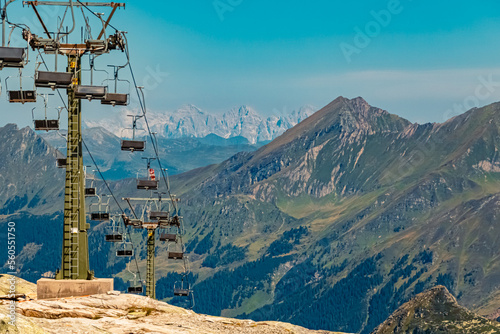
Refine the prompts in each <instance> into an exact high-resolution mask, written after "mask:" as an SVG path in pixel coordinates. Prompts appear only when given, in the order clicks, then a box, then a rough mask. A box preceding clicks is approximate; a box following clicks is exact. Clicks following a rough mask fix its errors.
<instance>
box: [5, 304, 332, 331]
mask: <svg viewBox="0 0 500 334" xmlns="http://www.w3.org/2000/svg"><path fill="white" fill-rule="evenodd" d="M16 311H17V319H16V322H17V323H16V324H17V327H18V328H17V329H16V328H15V327H14V326H9V325H8V319H7V318H6V317H5V316H4V315H5V314H7V313H8V309H7V305H6V304H4V305H0V317H3V318H0V332H1V333H7V332H9V333H22V334H29V333H54V334H63V333H64V334H68V333H116V334H118V333H120V334H123V333H134V334H140V333H193V334H194V333H196V334H200V333H207V334H208V333H214V334H215V333H217V334H219V333H222V334H224V333H241V334H246V333H249V334H250V333H252V334H253V333H256V334H257V333H259V334H268V333H269V334H281V333H283V334H285V333H286V334H290V333H297V334H309V333H310V334H313V333H316V334H326V333H330V334H333V332H327V331H312V330H308V329H305V328H303V327H299V326H294V325H291V324H287V323H281V322H274V321H266V322H254V321H252V320H240V319H231V318H222V317H214V316H208V315H202V314H196V313H194V312H193V311H189V310H185V309H183V308H180V307H176V306H172V305H169V304H167V303H164V302H160V301H157V300H153V299H150V298H148V297H144V296H137V295H131V294H101V295H92V296H86V297H76V298H61V299H57V300H30V301H24V302H18V303H17V309H16Z"/></svg>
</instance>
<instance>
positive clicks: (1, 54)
mask: <svg viewBox="0 0 500 334" xmlns="http://www.w3.org/2000/svg"><path fill="white" fill-rule="evenodd" d="M12 2H13V1H5V5H4V6H3V7H2V8H1V10H2V16H3V19H4V25H3V29H2V34H3V36H4V37H5V20H6V17H7V6H8V5H9V4H11V3H12ZM9 24H10V23H9ZM16 28H20V25H18V24H12V29H11V31H10V34H9V39H8V42H7V46H0V70H2V69H3V68H4V67H7V68H23V67H24V66H25V65H26V64H27V63H28V59H27V58H28V56H27V51H28V48H24V47H12V46H10V37H11V35H12V33H13V32H14V29H16ZM25 30H26V29H23V35H24V33H25Z"/></svg>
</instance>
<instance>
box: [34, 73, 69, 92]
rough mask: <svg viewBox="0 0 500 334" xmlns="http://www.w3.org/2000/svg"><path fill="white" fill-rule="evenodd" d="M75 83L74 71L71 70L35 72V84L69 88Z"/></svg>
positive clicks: (37, 85)
mask: <svg viewBox="0 0 500 334" xmlns="http://www.w3.org/2000/svg"><path fill="white" fill-rule="evenodd" d="M72 83H73V73H70V72H48V71H36V72H35V86H36V87H44V88H51V89H52V90H54V89H56V88H69V86H70V85H71V84H72Z"/></svg>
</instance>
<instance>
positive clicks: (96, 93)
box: [74, 55, 108, 101]
mask: <svg viewBox="0 0 500 334" xmlns="http://www.w3.org/2000/svg"><path fill="white" fill-rule="evenodd" d="M95 57H96V56H95V55H91V56H90V69H89V70H87V71H90V85H78V86H75V89H74V91H75V98H76V99H80V100H83V99H87V100H89V101H92V100H102V99H104V97H105V96H106V93H107V92H108V87H106V86H97V85H94V72H97V71H98V72H105V73H106V74H108V72H107V71H105V70H96V69H95V67H94V61H95Z"/></svg>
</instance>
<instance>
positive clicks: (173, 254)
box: [167, 252, 184, 260]
mask: <svg viewBox="0 0 500 334" xmlns="http://www.w3.org/2000/svg"><path fill="white" fill-rule="evenodd" d="M167 254H168V258H169V259H170V260H182V259H183V258H184V253H183V252H168V253H167Z"/></svg>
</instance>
